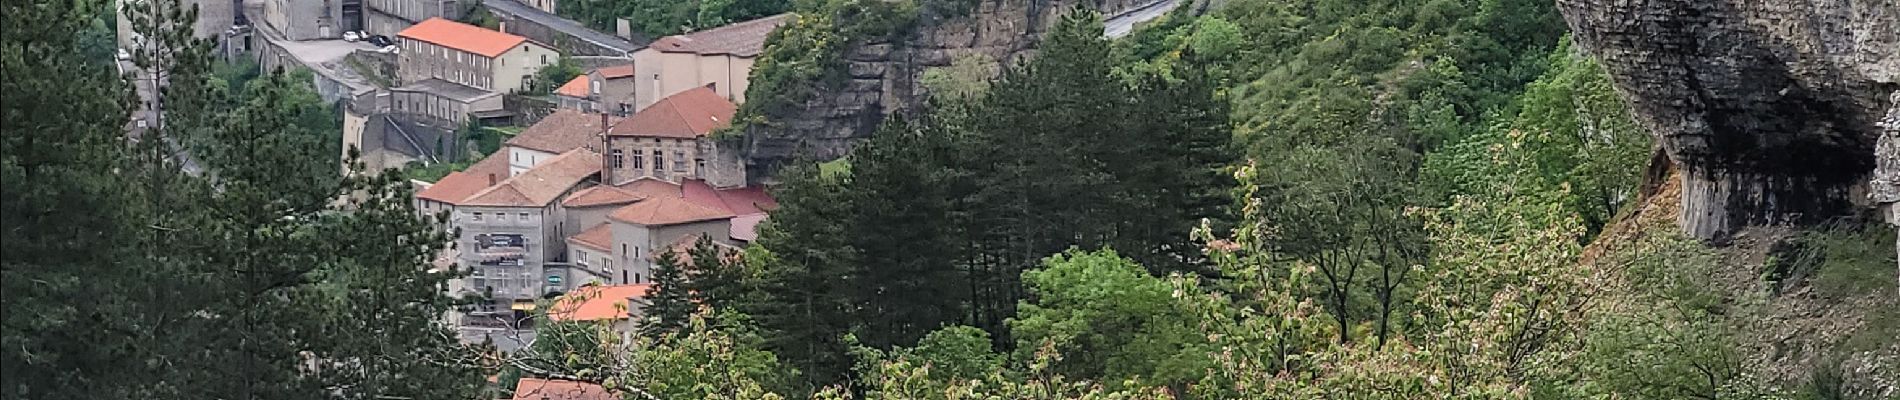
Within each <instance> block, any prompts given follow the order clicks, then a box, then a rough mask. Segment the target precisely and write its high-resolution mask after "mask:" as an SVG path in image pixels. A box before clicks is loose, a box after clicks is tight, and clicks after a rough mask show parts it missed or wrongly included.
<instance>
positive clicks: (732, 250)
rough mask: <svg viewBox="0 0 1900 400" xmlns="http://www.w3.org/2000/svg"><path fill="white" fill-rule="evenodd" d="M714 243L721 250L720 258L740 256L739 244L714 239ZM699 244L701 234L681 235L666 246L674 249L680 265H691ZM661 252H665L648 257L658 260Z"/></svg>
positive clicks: (731, 258) (715, 248) (727, 258)
mask: <svg viewBox="0 0 1900 400" xmlns="http://www.w3.org/2000/svg"><path fill="white" fill-rule="evenodd" d="M712 244H713V250H716V251H718V252H719V256H720V258H723V259H726V260H735V259H738V258H739V254H740V250H739V248H738V247H737V246H733V245H730V244H725V243H724V242H719V241H714V242H712ZM698 246H699V235H685V236H680V237H679V239H674V240H673V243H672V244H669V245H667V246H666V249H667V250H669V251H672V252H673V254H674V257H679V261H680V266H682V267H691V266H693V257H692V254H693V248H694V247H698ZM660 254H663V253H653V255H652V256H651V257H648V258H652V259H655V260H658V257H659V256H660Z"/></svg>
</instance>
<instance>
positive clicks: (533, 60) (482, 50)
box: [397, 18, 561, 93]
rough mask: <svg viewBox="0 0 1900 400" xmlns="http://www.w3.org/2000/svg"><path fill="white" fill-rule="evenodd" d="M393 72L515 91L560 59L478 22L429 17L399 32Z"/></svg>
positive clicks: (406, 78)
mask: <svg viewBox="0 0 1900 400" xmlns="http://www.w3.org/2000/svg"><path fill="white" fill-rule="evenodd" d="M397 36H399V37H400V38H401V39H402V40H401V42H400V46H401V49H402V50H401V51H400V53H399V54H398V56H397V71H398V73H397V75H398V78H400V79H401V81H402V83H404V84H411V83H415V82H421V81H424V80H429V79H439V80H444V81H448V82H452V83H455V84H458V85H463V86H468V87H473V88H476V89H481V90H486V91H491V92H503V93H507V92H516V91H520V90H523V89H526V88H527V87H528V85H529V84H531V83H532V82H533V81H534V73H535V72H536V71H539V70H540V69H541V67H543V66H546V65H548V64H553V63H555V62H557V61H560V58H561V55H560V54H559V53H556V52H555V51H554V49H552V48H549V47H547V46H545V45H542V44H540V43H535V42H531V41H528V39H527V38H524V37H521V36H516V35H511V34H507V33H502V32H498V31H493V30H488V29H485V28H482V27H479V26H474V25H469V24H464V23H460V22H455V21H450V20H447V19H442V18H430V19H428V20H424V21H422V22H421V23H417V24H416V25H415V26H411V27H409V29H404V30H403V31H402V32H401V33H399V34H397Z"/></svg>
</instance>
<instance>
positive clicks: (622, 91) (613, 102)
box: [587, 71, 639, 116]
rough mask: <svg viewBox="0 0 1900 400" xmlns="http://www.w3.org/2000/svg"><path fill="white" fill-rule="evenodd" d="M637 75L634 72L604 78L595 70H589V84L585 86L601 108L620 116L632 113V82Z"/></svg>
mask: <svg viewBox="0 0 1900 400" xmlns="http://www.w3.org/2000/svg"><path fill="white" fill-rule="evenodd" d="M637 76H639V74H638V73H635V74H634V76H629V77H623V78H617V79H605V78H603V77H602V76H600V73H599V72H597V71H596V72H589V73H588V82H589V84H590V85H591V86H590V87H588V88H587V89H588V94H589V95H591V96H593V99H594V101H595V102H596V104H599V107H600V109H601V110H606V111H610V112H614V113H617V114H619V115H620V116H628V115H633V112H634V108H633V104H634V100H633V86H634V85H633V82H635V81H637V80H638V79H636V78H635V77H637Z"/></svg>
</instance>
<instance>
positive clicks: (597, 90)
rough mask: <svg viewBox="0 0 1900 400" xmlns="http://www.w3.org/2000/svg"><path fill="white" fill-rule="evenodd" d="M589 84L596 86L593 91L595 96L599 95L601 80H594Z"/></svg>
mask: <svg viewBox="0 0 1900 400" xmlns="http://www.w3.org/2000/svg"><path fill="white" fill-rule="evenodd" d="M588 85H589V86H592V87H593V88H594V89H593V90H594V91H593V93H594V95H595V96H599V95H600V81H593V82H588Z"/></svg>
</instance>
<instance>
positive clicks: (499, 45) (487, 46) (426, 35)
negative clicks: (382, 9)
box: [396, 17, 528, 58]
mask: <svg viewBox="0 0 1900 400" xmlns="http://www.w3.org/2000/svg"><path fill="white" fill-rule="evenodd" d="M396 36H401V37H404V38H409V39H415V40H421V41H424V42H429V43H435V44H436V45H437V46H442V47H447V48H451V49H456V50H461V51H466V52H470V53H475V54H480V55H482V56H483V57H488V58H495V57H497V56H500V55H501V53H506V52H508V49H512V48H514V47H515V46H518V45H521V44H522V43H525V42H527V41H528V38H525V37H520V36H515V35H511V34H507V33H503V32H499V31H493V30H489V29H486V28H482V27H479V26H474V25H469V24H464V23H460V22H455V21H450V20H446V19H442V18H441V17H436V18H429V19H427V20H423V21H422V22H420V23H417V24H415V25H414V26H410V27H409V29H404V30H402V32H401V33H397V34H396Z"/></svg>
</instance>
